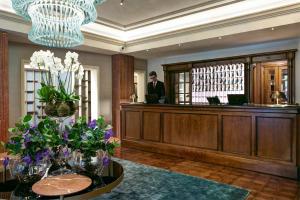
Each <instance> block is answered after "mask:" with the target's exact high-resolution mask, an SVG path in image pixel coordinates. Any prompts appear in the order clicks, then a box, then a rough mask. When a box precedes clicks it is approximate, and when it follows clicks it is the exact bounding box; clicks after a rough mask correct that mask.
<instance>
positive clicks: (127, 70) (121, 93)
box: [112, 54, 134, 138]
mask: <svg viewBox="0 0 300 200" xmlns="http://www.w3.org/2000/svg"><path fill="white" fill-rule="evenodd" d="M133 91H134V57H132V56H127V55H123V54H117V55H113V56H112V125H113V127H114V131H115V133H116V136H117V137H118V138H120V134H121V133H120V132H121V131H120V104H121V103H126V102H130V95H132V93H133Z"/></svg>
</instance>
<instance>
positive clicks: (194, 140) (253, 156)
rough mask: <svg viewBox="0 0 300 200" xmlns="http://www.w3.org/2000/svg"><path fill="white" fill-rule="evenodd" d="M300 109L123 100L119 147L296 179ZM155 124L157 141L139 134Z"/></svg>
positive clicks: (149, 129) (151, 129)
mask: <svg viewBox="0 0 300 200" xmlns="http://www.w3.org/2000/svg"><path fill="white" fill-rule="evenodd" d="M128 112H130V113H131V114H129V116H128ZM134 112H136V114H134ZM299 112H300V107H299V106H289V107H284V108H283V107H281V108H279V107H278V108H276V107H267V106H264V105H260V106H254V105H248V106H205V105H195V106H190V105H145V104H122V119H125V118H126V123H125V121H124V120H122V130H123V131H122V136H123V137H122V146H127V147H131V148H138V149H141V150H144V151H153V152H157V153H162V154H168V155H174V156H178V157H184V158H188V159H193V160H200V161H205V162H212V163H217V164H223V165H227V166H232V167H238V168H243V169H249V170H254V171H259V172H264V173H270V174H276V175H279V176H285V177H290V178H297V176H298V174H299V173H298V167H299V165H300V163H299V160H300V159H299V158H300V151H299V149H300V139H299V138H300V136H299V134H300V125H299V124H300V123H299V121H300V120H299V119H300V117H299V116H300V115H299ZM125 113H127V116H126V117H125ZM141 113H160V115H161V121H160V120H158V119H159V115H158V114H155V115H153V116H152V115H149V116H147V117H146V118H148V119H145V120H143V119H142V118H143V115H142V114H141ZM133 115H134V116H133ZM144 117H145V116H144ZM152 118H156V120H151V119H152ZM128 120H130V121H133V122H132V124H130V126H131V127H125V126H128V123H129V122H128ZM145 122H147V123H146V124H145ZM148 122H149V123H148ZM151 123H152V125H151ZM154 123H158V124H154ZM159 124H160V126H161V127H160V128H161V133H162V137H161V138H162V140H160V141H153V140H142V139H139V136H140V135H141V132H142V131H144V132H146V134H147V135H151V133H152V131H153V130H154V129H157V130H158V129H159ZM145 125H146V126H147V127H145ZM125 129H126V130H125ZM128 129H130V130H128ZM134 129H136V130H135V131H134ZM140 129H142V131H141V130H140ZM131 130H132V131H131ZM125 132H126V133H128V132H130V134H131V135H129V137H124V135H125V134H124V133H125ZM158 132H159V131H158ZM152 136H153V135H151V137H152ZM157 138H158V136H156V139H157ZM150 139H152V138H150ZM297 159H298V160H297ZM299 180H300V177H299Z"/></svg>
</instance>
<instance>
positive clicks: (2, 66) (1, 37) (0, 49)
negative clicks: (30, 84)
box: [0, 33, 9, 141]
mask: <svg viewBox="0 0 300 200" xmlns="http://www.w3.org/2000/svg"><path fill="white" fill-rule="evenodd" d="M8 107H9V97H8V35H7V33H0V121H1V124H0V140H1V141H7V138H8V123H9V110H8Z"/></svg>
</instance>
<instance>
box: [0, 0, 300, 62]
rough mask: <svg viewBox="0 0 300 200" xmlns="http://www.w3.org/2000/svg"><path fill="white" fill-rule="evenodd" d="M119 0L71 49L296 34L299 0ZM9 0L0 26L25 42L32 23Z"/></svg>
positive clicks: (191, 48)
mask: <svg viewBox="0 0 300 200" xmlns="http://www.w3.org/2000/svg"><path fill="white" fill-rule="evenodd" d="M120 1H121V0H106V2H104V3H103V4H101V5H99V6H98V7H97V9H98V11H99V19H98V20H97V21H96V22H95V23H91V24H88V25H85V26H83V27H82V31H83V33H84V36H85V43H84V45H82V46H79V47H76V48H75V49H76V50H81V51H88V52H94V53H102V54H107V55H112V54H116V53H124V54H130V55H133V56H135V57H138V58H144V59H149V58H156V57H162V56H171V55H178V54H186V53H194V52H202V51H210V50H215V49H224V48H231V47H238V46H243V45H248V44H256V43H262V42H270V41H278V40H286V39H293V38H299V37H300V0H268V1H261V0H125V2H124V6H120ZM10 2H11V0H1V1H0V30H1V29H2V30H4V31H7V32H9V36H10V37H9V39H10V41H12V42H23V43H30V42H29V40H28V39H27V34H28V32H29V30H30V28H31V23H30V22H25V21H24V20H23V19H22V18H21V17H19V16H17V15H16V14H15V13H14V10H13V9H12V7H11V4H10ZM250 8H251V9H250ZM272 27H275V30H273V31H272V30H271V29H272ZM219 37H221V39H218V38H219ZM179 43H180V45H179ZM146 50H148V51H146Z"/></svg>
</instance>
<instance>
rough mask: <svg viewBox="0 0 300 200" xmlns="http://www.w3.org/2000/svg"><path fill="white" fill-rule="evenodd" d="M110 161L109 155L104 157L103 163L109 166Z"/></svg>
mask: <svg viewBox="0 0 300 200" xmlns="http://www.w3.org/2000/svg"><path fill="white" fill-rule="evenodd" d="M109 163H110V160H109V158H108V157H107V156H104V157H103V158H102V164H103V166H105V167H108V165H109Z"/></svg>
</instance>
